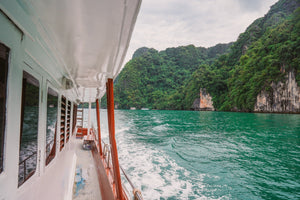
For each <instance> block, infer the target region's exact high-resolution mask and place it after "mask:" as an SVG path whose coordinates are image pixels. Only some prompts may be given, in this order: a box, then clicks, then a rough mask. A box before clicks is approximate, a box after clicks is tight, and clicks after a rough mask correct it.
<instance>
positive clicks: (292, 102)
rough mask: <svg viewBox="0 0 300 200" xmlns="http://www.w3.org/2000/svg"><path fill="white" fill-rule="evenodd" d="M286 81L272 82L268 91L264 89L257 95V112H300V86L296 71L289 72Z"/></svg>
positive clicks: (255, 109) (255, 108)
mask: <svg viewBox="0 0 300 200" xmlns="http://www.w3.org/2000/svg"><path fill="white" fill-rule="evenodd" d="M286 78H287V79H286V81H285V82H284V83H283V82H278V83H277V84H276V83H274V82H272V84H271V88H269V90H268V91H266V90H262V91H261V92H260V94H259V95H258V96H257V99H256V104H255V107H254V111H255V112H282V113H300V87H299V86H298V85H297V82H296V79H295V72H294V71H290V72H288V74H287V77H286Z"/></svg>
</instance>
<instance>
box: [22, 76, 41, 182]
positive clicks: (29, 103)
mask: <svg viewBox="0 0 300 200" xmlns="http://www.w3.org/2000/svg"><path fill="white" fill-rule="evenodd" d="M38 119H39V82H38V80H37V79H35V78H34V77H33V76H31V75H30V74H28V73H27V72H23V91H22V113H21V131H20V138H21V139H20V156H19V186H20V185H21V184H23V183H24V182H25V181H26V180H27V179H28V178H30V177H31V176H32V175H33V174H34V172H35V170H36V166H37V137H38Z"/></svg>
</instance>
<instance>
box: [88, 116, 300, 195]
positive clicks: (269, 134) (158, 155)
mask: <svg viewBox="0 0 300 200" xmlns="http://www.w3.org/2000/svg"><path fill="white" fill-rule="evenodd" d="M85 113H87V112H85ZM92 116H95V110H93V112H92ZM92 120H93V121H94V124H96V123H95V118H94V117H93V118H92ZM101 124H102V125H101V129H102V137H103V138H104V140H106V141H107V142H108V133H107V111H106V110H101ZM115 124H116V139H117V144H118V153H119V160H120V164H121V165H122V167H123V168H124V169H125V170H126V172H127V173H128V175H129V177H130V178H131V180H132V182H133V183H134V184H135V186H136V187H138V188H140V189H141V191H142V194H143V196H144V199H170V200H171V199H242V200H245V199H255V200H256V199H300V115H287V114H254V113H229V112H192V111H156V110H155V111H138V110H136V111H130V110H116V111H115Z"/></svg>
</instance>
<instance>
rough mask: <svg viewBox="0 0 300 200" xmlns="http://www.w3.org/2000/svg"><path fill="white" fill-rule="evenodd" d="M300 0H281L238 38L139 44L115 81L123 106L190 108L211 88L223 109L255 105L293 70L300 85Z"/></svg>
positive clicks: (117, 93) (216, 106)
mask: <svg viewBox="0 0 300 200" xmlns="http://www.w3.org/2000/svg"><path fill="white" fill-rule="evenodd" d="M299 6H300V1H298V0H281V1H279V2H277V3H276V4H275V5H273V6H272V7H271V9H270V11H269V12H268V13H267V14H266V15H265V16H264V17H263V18H260V19H257V20H255V21H254V22H253V23H252V24H251V25H250V26H249V27H248V28H247V30H246V31H245V32H244V33H242V34H240V36H239V38H238V40H237V41H236V42H234V43H233V44H232V43H230V44H219V45H216V46H214V47H211V48H203V47H195V46H193V45H189V46H182V47H177V48H168V49H166V50H164V51H160V52H158V51H157V50H155V49H149V48H146V47H143V48H140V49H138V50H137V51H136V52H135V53H134V55H133V58H132V60H131V61H129V62H128V63H127V64H126V65H125V67H124V69H123V70H122V72H121V73H120V75H119V76H118V78H117V80H116V81H115V102H116V103H115V104H116V105H117V106H118V108H122V109H128V108H130V107H136V108H142V107H148V108H152V109H179V110H181V109H185V110H189V109H191V106H192V104H193V102H194V100H195V99H196V98H197V97H198V96H199V90H200V88H206V91H207V92H209V93H210V94H211V95H212V97H213V102H214V107H215V108H217V109H218V110H232V109H237V110H243V111H252V110H253V108H254V104H255V101H256V97H257V95H258V94H259V92H260V91H261V90H262V89H266V90H267V91H268V89H270V88H269V87H270V83H271V82H277V81H279V80H283V78H284V77H285V74H286V72H288V71H290V70H293V71H294V72H295V73H296V80H297V82H298V84H299V85H300V73H299V72H300V9H299Z"/></svg>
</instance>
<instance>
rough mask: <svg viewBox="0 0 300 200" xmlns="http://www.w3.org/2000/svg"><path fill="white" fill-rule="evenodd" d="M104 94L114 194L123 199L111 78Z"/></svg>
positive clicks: (119, 199)
mask: <svg viewBox="0 0 300 200" xmlns="http://www.w3.org/2000/svg"><path fill="white" fill-rule="evenodd" d="M106 95H107V118H108V129H109V139H110V144H111V154H112V163H113V172H114V181H115V186H116V195H117V199H118V200H124V197H123V194H122V191H123V190H122V184H121V175H120V166H119V159H118V151H117V143H116V138H115V113H114V112H115V111H114V90H113V79H108V82H107V84H106Z"/></svg>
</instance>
